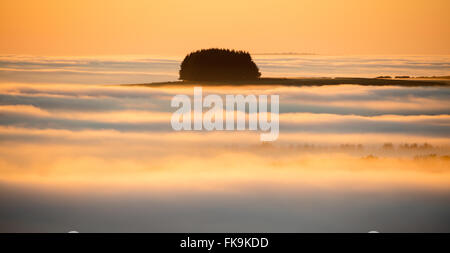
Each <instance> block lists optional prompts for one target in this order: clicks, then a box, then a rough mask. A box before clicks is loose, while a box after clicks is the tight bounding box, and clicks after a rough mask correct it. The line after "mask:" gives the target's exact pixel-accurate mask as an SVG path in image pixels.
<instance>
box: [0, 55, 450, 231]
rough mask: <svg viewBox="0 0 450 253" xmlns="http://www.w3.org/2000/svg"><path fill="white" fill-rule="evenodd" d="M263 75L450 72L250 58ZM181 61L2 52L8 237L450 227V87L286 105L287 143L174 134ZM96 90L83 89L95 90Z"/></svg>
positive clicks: (365, 62) (335, 92)
mask: <svg viewBox="0 0 450 253" xmlns="http://www.w3.org/2000/svg"><path fill="white" fill-rule="evenodd" d="M254 58H255V60H256V61H257V64H258V65H259V66H260V68H261V71H262V73H263V76H362V77H366V76H369V77H370V76H376V75H412V76H421V75H426V76H430V75H449V72H448V71H449V65H450V60H449V58H448V57H437V56H436V57H435V56H433V57H429V56H428V57H425V56H407V57H406V56H405V57H403V56H396V57H381V56H378V57H363V56H360V57H334V56H314V55H308V56H284V55H280V56H266V55H256V56H254ZM180 59H181V58H167V57H166V58H164V57H159V58H157V57H153V58H146V57H120V58H118V57H110V58H108V57H102V58H94V57H90V58H81V57H76V58H75V57H73V58H70V57H31V56H2V57H0V206H1V208H0V232H67V231H71V230H77V231H80V232H363V233H365V232H368V231H372V230H377V231H380V232H450V201H449V199H450V89H449V88H447V87H396V86H376V87H375V86H358V85H337V86H310V87H284V86H279V85H276V84H274V85H271V86H264V87H258V86H241V87H239V88H236V87H203V92H204V95H207V94H218V95H220V96H224V95H226V94H243V95H246V94H256V95H259V94H267V95H270V94H277V95H279V96H280V112H279V118H280V135H279V138H278V140H277V141H275V142H273V143H261V142H260V139H259V134H260V133H259V132H253V131H240V132H235V131H212V132H207V131H199V132H197V131H180V132H174V131H173V130H172V128H171V125H170V118H171V115H172V112H173V111H174V110H175V108H172V107H170V101H171V99H172V97H173V96H174V95H176V94H187V95H189V96H192V93H193V88H192V87H179V86H178V87H153V88H150V87H132V86H111V85H106V86H105V85H103V84H120V83H142V82H152V81H167V80H176V79H177V70H178V65H179V62H180ZM86 84H90V85H86Z"/></svg>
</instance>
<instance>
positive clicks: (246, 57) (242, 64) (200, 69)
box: [180, 48, 261, 81]
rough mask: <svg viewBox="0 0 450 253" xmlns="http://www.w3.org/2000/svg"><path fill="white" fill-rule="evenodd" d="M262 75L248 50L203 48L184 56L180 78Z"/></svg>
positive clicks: (240, 78)
mask: <svg viewBox="0 0 450 253" xmlns="http://www.w3.org/2000/svg"><path fill="white" fill-rule="evenodd" d="M260 76H261V73H260V72H259V69H258V66H256V64H255V63H254V62H253V60H252V57H251V56H250V54H249V53H248V52H245V51H235V50H229V49H219V48H211V49H202V50H198V51H195V52H192V53H190V54H188V55H186V57H185V58H184V60H183V62H182V63H181V68H180V80H190V81H229V80H254V79H258V78H259V77H260Z"/></svg>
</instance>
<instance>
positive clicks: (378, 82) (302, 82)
mask: <svg viewBox="0 0 450 253" xmlns="http://www.w3.org/2000/svg"><path fill="white" fill-rule="evenodd" d="M341 84H351V85H363V86H387V85H389V86H391V85H393V86H407V87H420V86H450V79H431V78H426V79H425V78H424V79H421V78H417V79H416V78H408V79H381V78H354V77H336V78H259V79H256V80H245V81H173V82H153V83H140V84H124V85H127V86H147V87H159V86H194V85H203V86H243V85H282V86H323V85H341Z"/></svg>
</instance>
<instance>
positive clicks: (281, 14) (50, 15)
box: [0, 0, 450, 55]
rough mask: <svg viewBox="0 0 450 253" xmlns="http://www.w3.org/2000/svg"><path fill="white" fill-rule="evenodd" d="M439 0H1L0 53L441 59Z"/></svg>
mask: <svg viewBox="0 0 450 253" xmlns="http://www.w3.org/2000/svg"><path fill="white" fill-rule="evenodd" d="M449 11H450V2H449V1H448V0H398V1H390V0H368V1H360V0H340V1H337V0H314V1H313V0H302V1H298V0H278V1H267V0H258V1H241V0H228V1H222V2H219V1H210V0H196V1H183V0H152V1H145V0H126V1H118V0H108V1H106V0H95V1H87V0H66V1H58V0H14V1H12V0H3V1H1V2H0V53H2V54H34V55H99V54H162V55H172V54H173V55H179V54H184V53H186V52H188V51H191V50H193V49H197V48H205V47H228V48H239V49H245V50H249V51H250V52H313V53H320V54H450V46H449V45H450V32H449V27H450V16H449V15H448V12H449Z"/></svg>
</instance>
